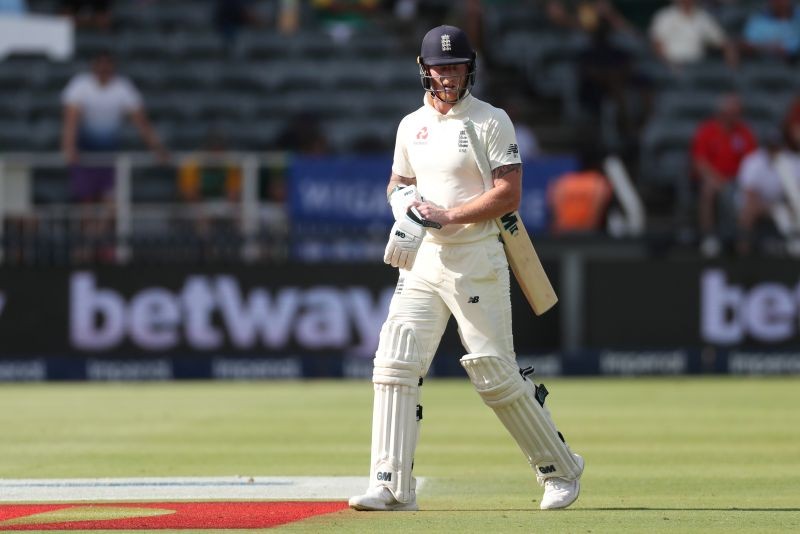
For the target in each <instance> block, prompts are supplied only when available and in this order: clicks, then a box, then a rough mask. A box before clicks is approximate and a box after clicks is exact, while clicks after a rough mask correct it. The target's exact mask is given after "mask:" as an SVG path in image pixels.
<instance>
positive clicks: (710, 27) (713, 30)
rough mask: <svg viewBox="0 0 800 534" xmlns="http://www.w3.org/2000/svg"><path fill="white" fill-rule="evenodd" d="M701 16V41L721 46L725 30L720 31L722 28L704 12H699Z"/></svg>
mask: <svg viewBox="0 0 800 534" xmlns="http://www.w3.org/2000/svg"><path fill="white" fill-rule="evenodd" d="M701 16H702V21H703V22H702V28H703V39H704V40H705V41H706V42H708V43H711V44H713V45H716V46H722V45H723V44H724V43H725V39H726V36H725V30H723V29H722V26H720V25H719V23H718V22H717V21H716V20H715V19H714V17H712V16H711V15H709V14H708V13H706V12H704V11H703V12H701Z"/></svg>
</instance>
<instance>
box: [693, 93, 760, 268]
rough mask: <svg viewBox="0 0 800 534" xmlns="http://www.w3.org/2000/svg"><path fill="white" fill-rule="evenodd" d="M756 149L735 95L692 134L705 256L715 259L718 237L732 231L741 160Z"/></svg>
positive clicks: (723, 101)
mask: <svg viewBox="0 0 800 534" xmlns="http://www.w3.org/2000/svg"><path fill="white" fill-rule="evenodd" d="M756 146H757V143H756V139H755V136H754V135H753V132H752V131H751V129H750V127H749V126H748V125H747V124H746V123H745V122H744V120H743V119H742V103H741V100H740V98H739V96H738V95H736V94H725V95H722V96H721V97H720V100H719V104H718V107H717V113H716V115H715V116H714V117H712V118H710V119H708V120H706V121H704V122H702V123H701V124H700V125H699V126H698V128H697V130H696V131H695V135H694V139H693V140H692V148H691V150H692V155H691V160H692V171H693V176H694V178H695V183H696V185H697V188H698V194H699V198H698V219H699V224H700V231H701V233H702V235H703V237H702V242H701V246H700V250H701V252H702V253H703V254H704V255H705V256H708V257H713V256H717V255H718V254H719V253H720V250H721V243H720V235H719V234H720V233H722V234H728V233H729V232H730V230H732V226H733V225H732V222H733V218H734V217H733V212H734V207H733V201H734V198H733V197H734V192H735V187H734V186H735V181H736V176H737V175H738V173H739V166H740V165H741V163H742V160H743V159H744V158H745V156H747V155H748V154H749V153H750V152H752V151H753V150H755V148H756ZM720 219H721V221H722V224H721V226H720V227H718V224H716V223H717V220H720ZM723 237H728V236H727V235H725V236H723Z"/></svg>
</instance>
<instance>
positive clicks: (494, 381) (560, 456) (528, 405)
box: [461, 354, 581, 483]
mask: <svg viewBox="0 0 800 534" xmlns="http://www.w3.org/2000/svg"><path fill="white" fill-rule="evenodd" d="M461 365H462V366H463V367H464V369H466V371H467V374H468V375H469V378H470V380H472V384H473V385H474V386H475V389H476V390H477V391H478V393H479V394H480V396H481V398H483V402H485V403H486V405H487V406H489V407H490V408H492V410H494V413H495V414H497V417H498V418H499V419H500V421H501V422H502V423H503V425H504V426H505V427H506V429H507V430H508V431H509V433H510V434H511V435H512V436H513V437H514V439H515V440H516V442H517V444H518V445H519V447H520V449H522V452H523V453H524V454H525V456H526V457H527V458H528V463H530V464H531V467H533V469H534V471H535V472H536V476H537V479H538V480H539V482H540V483H543V482H544V479H547V478H551V477H560V478H565V479H568V480H574V479H576V478H578V477H579V476H580V475H581V468H580V466H578V464H577V463H576V462H575V460H574V459H573V456H572V453H571V452H570V450H569V447H567V445H566V444H565V443H564V442H563V441H562V440H561V438H560V436H559V435H558V431H557V430H556V427H555V425H554V424H553V420H552V419H551V417H550V412H549V411H548V410H547V409H545V408H544V406H542V405H541V404H539V401H538V400H537V399H536V386H535V384H534V383H533V382H532V381H531V380H530V379H524V378H523V377H522V375H521V374H520V372H519V369H518V368H517V366H516V364H515V363H514V362H513V361H511V360H509V359H504V358H500V357H497V356H492V355H488V354H467V355H466V356H464V357H463V358H461Z"/></svg>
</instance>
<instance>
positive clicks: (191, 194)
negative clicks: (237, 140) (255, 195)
mask: <svg viewBox="0 0 800 534" xmlns="http://www.w3.org/2000/svg"><path fill="white" fill-rule="evenodd" d="M227 150H228V146H227V141H226V138H225V135H224V134H223V132H222V131H220V130H217V129H211V130H210V131H209V132H208V134H207V136H206V140H205V142H204V144H203V146H202V148H201V152H202V153H203V155H204V156H205V157H206V158H209V161H202V160H201V159H200V158H199V157H198V156H189V157H187V158H186V159H185V160H184V161H183V162H182V163H181V166H180V168H179V171H178V191H179V193H180V196H181V198H182V199H183V200H184V201H187V202H200V201H203V200H209V199H213V200H218V199H222V200H224V201H228V202H238V201H239V198H240V197H241V192H242V169H241V167H240V166H239V165H238V164H237V163H235V162H231V161H227V160H226V158H225V155H226V153H227Z"/></svg>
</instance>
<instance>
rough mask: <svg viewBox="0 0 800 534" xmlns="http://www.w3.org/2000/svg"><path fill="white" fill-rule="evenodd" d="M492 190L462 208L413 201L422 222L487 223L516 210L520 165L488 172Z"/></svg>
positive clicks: (501, 167)
mask: <svg viewBox="0 0 800 534" xmlns="http://www.w3.org/2000/svg"><path fill="white" fill-rule="evenodd" d="M492 184H493V186H494V187H492V188H491V189H489V190H488V191H486V192H484V193H483V194H482V195H480V196H479V197H476V198H474V199H473V200H471V201H469V202H467V203H466V204H464V205H461V206H456V207H454V208H450V209H445V208H441V207H439V206H436V205H434V204H430V203H428V202H417V203H416V204H415V205H416V206H417V210H418V211H419V213H420V215H422V217H424V218H425V219H427V220H429V221H433V222H437V223H439V224H441V225H445V224H468V223H476V222H482V221H489V220H492V219H496V218H497V217H501V216H503V215H505V214H506V213H508V212H510V211H514V210H516V209H517V208H519V202H520V199H521V198H522V164H520V163H512V164H510V165H502V166H500V167H497V168H496V169H494V170H492Z"/></svg>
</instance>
